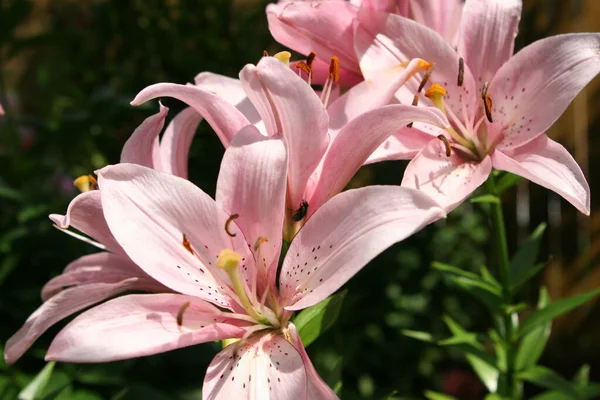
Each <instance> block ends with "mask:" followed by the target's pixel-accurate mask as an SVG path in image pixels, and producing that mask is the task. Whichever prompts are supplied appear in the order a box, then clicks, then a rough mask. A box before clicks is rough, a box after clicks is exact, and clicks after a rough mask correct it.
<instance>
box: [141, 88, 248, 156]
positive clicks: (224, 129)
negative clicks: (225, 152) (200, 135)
mask: <svg viewBox="0 0 600 400" xmlns="http://www.w3.org/2000/svg"><path fill="white" fill-rule="evenodd" d="M157 97H173V98H176V99H178V100H181V101H183V102H184V103H186V104H188V105H189V106H191V107H192V108H194V109H195V110H196V111H198V112H199V113H200V115H202V117H204V119H206V121H208V123H209V124H210V126H211V127H212V128H213V129H214V130H215V132H216V133H217V136H218V137H219V139H220V140H221V142H222V143H223V146H225V147H227V146H228V145H229V142H230V141H231V139H233V137H234V136H235V134H236V133H237V132H238V131H239V130H240V129H242V128H243V127H244V126H246V125H248V124H249V123H250V122H248V119H247V118H246V117H245V116H244V114H242V113H241V112H240V111H239V110H238V109H237V108H235V106H233V105H231V104H230V103H228V102H227V101H226V100H224V99H222V98H221V97H219V96H217V95H216V94H213V93H209V92H207V91H204V90H201V89H198V88H197V87H195V86H190V85H178V84H175V83H157V84H154V85H151V86H148V87H147V88H145V89H144V90H142V91H141V92H140V93H138V95H137V96H136V97H135V99H133V101H132V102H131V105H133V106H139V105H140V104H143V103H145V102H147V101H149V100H152V99H155V98H157Z"/></svg>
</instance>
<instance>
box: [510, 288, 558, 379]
mask: <svg viewBox="0 0 600 400" xmlns="http://www.w3.org/2000/svg"><path fill="white" fill-rule="evenodd" d="M548 304H550V295H549V294H548V290H546V288H541V289H540V298H539V300H538V310H543V309H544V308H545V307H547V306H548ZM551 328H552V321H551V320H549V321H547V322H545V323H542V324H540V325H538V326H537V327H535V328H534V329H533V330H532V331H531V332H529V333H528V334H527V335H525V336H524V337H523V339H521V343H520V344H519V348H518V349H517V356H516V360H515V363H516V369H517V371H521V370H524V369H527V368H529V367H533V366H534V365H535V364H536V363H537V362H538V360H539V359H540V357H541V356H542V353H543V352H544V348H545V347H546V344H547V343H548V338H549V337H550V330H551Z"/></svg>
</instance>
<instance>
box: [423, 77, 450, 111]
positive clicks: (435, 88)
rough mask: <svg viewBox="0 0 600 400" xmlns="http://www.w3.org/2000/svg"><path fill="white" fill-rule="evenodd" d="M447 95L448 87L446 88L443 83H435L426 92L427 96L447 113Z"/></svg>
mask: <svg viewBox="0 0 600 400" xmlns="http://www.w3.org/2000/svg"><path fill="white" fill-rule="evenodd" d="M445 95H446V89H444V88H443V87H442V86H441V85H439V84H437V83H434V84H433V85H431V87H430V88H429V89H427V91H426V92H425V97H427V98H428V99H429V100H431V102H432V103H433V105H434V106H436V107H437V108H438V109H439V110H440V111H441V112H443V113H444V114H445V113H446V109H445V108H444V100H443V98H444V96H445Z"/></svg>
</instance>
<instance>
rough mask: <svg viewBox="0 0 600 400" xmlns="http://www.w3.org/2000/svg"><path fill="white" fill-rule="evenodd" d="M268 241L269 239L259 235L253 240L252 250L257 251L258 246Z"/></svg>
mask: <svg viewBox="0 0 600 400" xmlns="http://www.w3.org/2000/svg"><path fill="white" fill-rule="evenodd" d="M268 241H269V239H267V238H266V237H264V236H259V237H258V238H256V242H254V251H258V249H259V248H260V246H261V245H262V244H263V243H266V242H268Z"/></svg>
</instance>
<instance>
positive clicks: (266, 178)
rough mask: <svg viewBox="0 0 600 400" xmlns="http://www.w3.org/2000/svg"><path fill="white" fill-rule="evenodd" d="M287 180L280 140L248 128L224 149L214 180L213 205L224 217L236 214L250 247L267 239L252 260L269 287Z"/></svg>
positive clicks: (277, 245) (250, 126)
mask: <svg viewBox="0 0 600 400" xmlns="http://www.w3.org/2000/svg"><path fill="white" fill-rule="evenodd" d="M286 178H287V154H286V149H285V145H284V143H283V141H282V140H281V139H277V138H267V137H265V136H263V135H262V134H261V133H260V132H259V131H258V129H256V128H255V127H254V126H253V125H248V126H247V127H245V128H244V129H242V130H241V131H240V132H239V133H238V134H237V135H236V137H235V138H234V139H233V141H232V142H231V144H230V145H229V147H228V148H227V151H226V152H225V155H224V157H223V161H222V163H221V172H220V173H219V179H218V181H217V193H216V196H215V199H216V202H217V204H218V205H219V206H220V207H221V209H223V210H224V211H225V212H226V213H227V214H229V215H234V214H235V215H238V218H236V219H235V222H236V224H237V226H238V227H239V228H240V229H241V230H242V233H243V235H244V237H245V238H246V241H247V242H248V243H249V244H251V245H252V244H255V243H258V242H259V240H260V238H261V237H262V238H265V239H267V240H268V241H267V242H265V243H263V244H262V245H260V249H259V251H260V257H257V256H258V252H257V254H255V259H257V260H258V262H259V263H261V264H262V266H263V268H264V271H265V272H266V273H267V274H268V275H267V276H269V277H270V278H271V279H272V281H271V282H269V283H271V284H274V283H275V274H274V273H270V274H269V271H270V270H272V269H277V262H278V261H279V252H280V250H281V232H282V230H283V220H284V216H285V195H286ZM230 231H231V230H230ZM231 233H232V234H236V233H235V232H234V231H231ZM255 252H256V250H255ZM267 276H264V278H266V277H267Z"/></svg>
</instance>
